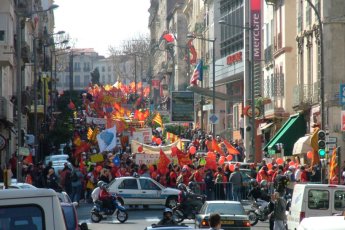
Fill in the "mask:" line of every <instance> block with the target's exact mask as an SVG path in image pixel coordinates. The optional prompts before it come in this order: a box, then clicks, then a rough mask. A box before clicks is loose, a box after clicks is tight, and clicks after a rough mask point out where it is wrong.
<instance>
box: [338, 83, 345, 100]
mask: <svg viewBox="0 0 345 230" xmlns="http://www.w3.org/2000/svg"><path fill="white" fill-rule="evenodd" d="M339 98H340V104H341V105H345V84H340V90H339Z"/></svg>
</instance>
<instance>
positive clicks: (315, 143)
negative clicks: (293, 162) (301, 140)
mask: <svg viewBox="0 0 345 230" xmlns="http://www.w3.org/2000/svg"><path fill="white" fill-rule="evenodd" d="M319 130H320V129H319V128H318V127H316V128H314V131H313V134H312V135H311V138H310V146H311V147H312V148H313V150H314V151H313V157H312V160H311V165H310V167H313V166H314V165H315V164H319V162H320V156H319V145H318V141H319V138H318V136H317V133H318V132H319Z"/></svg>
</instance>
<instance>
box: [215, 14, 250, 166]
mask: <svg viewBox="0 0 345 230" xmlns="http://www.w3.org/2000/svg"><path fill="white" fill-rule="evenodd" d="M218 23H219V24H221V25H225V26H229V27H235V28H240V29H243V30H247V31H250V34H251V39H250V51H249V52H250V71H249V76H248V78H249V80H250V88H251V90H250V91H248V90H245V95H246V96H247V97H248V94H250V100H251V102H252V103H251V113H252V116H251V117H250V119H251V123H252V125H251V130H250V131H251V144H250V146H251V153H252V160H253V162H255V136H256V133H255V96H254V38H253V28H252V27H248V26H240V25H233V24H229V23H227V22H226V21H225V20H223V19H222V20H219V21H218ZM244 86H245V87H247V83H246V82H245V83H244ZM247 97H246V98H247ZM244 103H245V105H247V100H244ZM245 130H246V132H247V129H245ZM245 142H246V143H247V146H245V147H248V141H245Z"/></svg>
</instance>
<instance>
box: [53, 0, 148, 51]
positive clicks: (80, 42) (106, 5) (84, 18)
mask: <svg viewBox="0 0 345 230" xmlns="http://www.w3.org/2000/svg"><path fill="white" fill-rule="evenodd" d="M54 4H57V5H59V8H57V9H55V10H54V16H55V30H54V31H55V32H57V31H60V30H63V31H65V32H66V33H68V34H69V35H70V37H71V38H72V39H73V40H75V45H74V47H73V48H94V49H95V51H96V52H98V53H99V54H100V55H104V56H106V57H107V56H109V52H108V47H109V46H115V47H119V46H120V45H121V44H122V42H123V41H126V40H131V39H132V38H137V37H138V35H139V34H145V35H148V34H149V29H148V19H149V13H148V9H149V7H150V0H55V1H54Z"/></svg>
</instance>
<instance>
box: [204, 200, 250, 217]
mask: <svg viewBox="0 0 345 230" xmlns="http://www.w3.org/2000/svg"><path fill="white" fill-rule="evenodd" d="M207 213H219V214H220V215H245V211H244V209H243V207H242V205H241V204H226V203H219V204H209V205H208V207H207V210H206V214H207Z"/></svg>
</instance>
